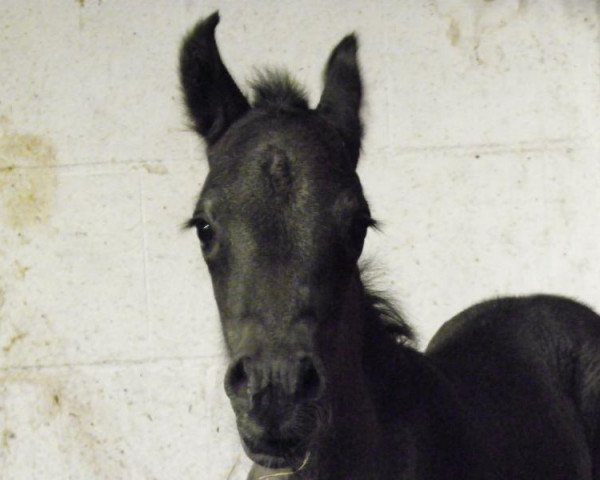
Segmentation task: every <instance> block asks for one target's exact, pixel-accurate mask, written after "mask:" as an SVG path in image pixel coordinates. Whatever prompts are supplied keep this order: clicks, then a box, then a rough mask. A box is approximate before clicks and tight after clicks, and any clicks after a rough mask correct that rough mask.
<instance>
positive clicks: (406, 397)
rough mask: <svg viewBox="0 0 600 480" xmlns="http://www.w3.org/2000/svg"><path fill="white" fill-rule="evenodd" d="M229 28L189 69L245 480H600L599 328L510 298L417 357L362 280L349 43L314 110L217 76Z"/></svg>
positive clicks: (354, 74) (209, 29) (557, 309)
mask: <svg viewBox="0 0 600 480" xmlns="http://www.w3.org/2000/svg"><path fill="white" fill-rule="evenodd" d="M218 22H219V17H218V14H216V13H215V14H213V15H211V16H210V17H208V18H206V19H205V20H203V21H201V22H200V23H199V24H198V25H197V26H196V27H195V28H194V29H193V30H192V32H191V33H190V34H189V35H188V36H187V37H186V39H185V41H184V44H183V47H182V50H181V58H180V68H181V71H180V73H181V82H182V85H183V91H184V95H185V102H186V105H187V109H188V113H189V115H190V117H191V119H192V121H193V125H194V127H195V129H196V131H197V132H198V133H199V134H200V136H201V137H202V138H204V140H205V142H206V147H207V156H208V162H209V167H210V168H209V174H208V177H207V178H206V181H205V183H204V187H203V189H202V193H201V195H200V198H199V200H198V203H197V205H196V208H195V210H194V214H193V216H192V218H191V220H190V221H189V226H190V227H194V228H195V229H196V230H197V232H198V236H199V239H200V242H201V246H202V252H203V255H204V258H205V260H206V264H207V266H208V269H209V270H210V274H211V278H212V282H213V287H214V294H215V299H216V302H217V306H218V309H219V313H220V318H221V323H222V330H223V335H224V339H225V344H226V346H227V351H228V355H229V361H230V363H229V368H228V371H227V374H226V377H225V390H226V392H227V395H228V396H229V398H230V400H231V404H232V407H233V410H234V412H235V414H236V418H237V425H238V430H239V434H240V438H241V441H242V445H243V447H244V449H245V451H246V452H247V454H248V456H249V457H250V458H251V459H252V460H253V461H254V462H255V467H254V468H253V469H252V471H251V472H250V475H249V479H252V480H258V479H261V478H289V479H305V480H348V479H354V480H367V479H369V480H370V479H373V480H375V479H377V480H398V479H410V480H413V479H422V480H425V479H427V480H438V479H439V480H450V479H456V480H459V479H460V480H465V479H473V480H474V479H510V480H513V479H540V480H542V479H543V480H559V479H560V480H567V479H568V480H575V479H581V480H591V479H596V480H599V479H600V318H599V317H598V316H597V315H596V314H595V313H593V312H592V311H591V310H589V309H588V308H586V307H584V306H582V305H580V304H577V303H575V302H572V301H570V300H567V299H562V298H557V297H551V296H535V297H527V298H505V299H500V300H494V301H489V302H486V303H482V304H480V305H477V306H474V307H472V308H470V309H468V310H466V311H465V312H463V313H461V314H459V315H458V316H457V317H455V318H454V319H452V320H451V321H450V322H448V323H447V324H446V325H445V326H444V327H443V328H442V329H441V330H440V332H439V333H438V334H437V335H436V337H435V338H434V339H433V340H432V342H431V344H430V346H429V348H428V350H427V352H426V353H419V352H417V351H415V350H414V349H412V348H411V347H410V346H409V343H410V342H406V340H407V339H409V338H410V329H409V328H408V327H407V326H406V324H405V323H404V322H403V321H402V319H401V318H400V316H399V315H398V314H397V313H396V312H395V311H394V309H393V308H392V307H391V306H390V304H389V303H387V302H386V301H385V300H383V299H381V298H379V297H378V296H376V295H374V294H372V293H371V292H369V290H368V289H367V288H366V287H365V285H364V283H363V281H362V279H361V275H360V272H359V269H358V267H357V262H358V259H359V256H360V254H361V251H362V248H363V242H364V239H365V236H366V233H367V230H368V228H369V227H371V226H373V225H374V223H375V222H374V221H373V219H372V218H371V214H370V211H369V207H368V204H367V202H366V201H365V198H364V196H363V192H362V188H361V184H360V182H359V179H358V177H357V175H356V165H357V162H358V157H359V152H360V146H361V136H362V125H361V121H360V117H359V109H360V105H361V97H362V86H361V78H360V74H359V68H358V65H357V59H356V50H357V41H356V38H355V37H354V36H352V35H350V36H347V37H346V38H344V39H343V40H342V41H341V42H340V43H339V44H338V45H337V47H335V49H334V50H333V52H332V53H331V55H330V58H329V61H328V62H327V65H326V68H325V75H324V90H323V93H322V95H321V99H320V101H319V104H318V105H317V107H316V108H315V109H311V108H309V106H308V101H307V99H306V96H305V95H304V93H303V91H302V89H301V88H300V87H299V86H298V85H297V84H296V83H295V81H294V80H292V79H291V78H290V77H289V76H288V75H286V74H283V73H267V74H266V75H263V76H262V77H259V79H258V80H257V81H256V82H255V84H254V85H253V99H252V102H249V101H248V99H247V98H246V97H245V96H244V95H243V94H242V93H241V91H240V89H239V88H238V87H237V85H236V84H235V82H234V81H233V79H232V77H231V76H230V74H229V73H228V71H227V69H226V68H225V66H224V64H223V62H222V61H221V58H220V55H219V51H218V49H217V45H216V42H215V28H216V26H217V23H218Z"/></svg>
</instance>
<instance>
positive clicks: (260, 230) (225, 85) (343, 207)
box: [180, 14, 372, 467]
mask: <svg viewBox="0 0 600 480" xmlns="http://www.w3.org/2000/svg"><path fill="white" fill-rule="evenodd" d="M218 21H219V18H218V15H217V14H213V15H212V16H210V17H209V18H207V19H205V20H204V21H202V22H200V23H199V24H198V25H197V26H196V27H195V29H194V30H193V31H192V32H191V33H190V34H189V35H188V36H187V38H186V39H185V42H184V45H183V47H182V51H181V59H180V61H181V82H182V85H183V90H184V94H185V101H186V104H187V108H188V111H189V114H190V116H191V119H192V120H193V123H194V127H195V129H196V130H197V132H198V133H199V134H200V135H201V136H202V137H203V138H204V139H205V141H206V144H207V155H208V161H209V167H210V168H209V174H208V177H207V178H206V181H205V184H204V187H203V189H202V193H201V195H200V199H199V200H198V203H197V205H196V209H195V211H194V215H193V218H192V219H191V220H190V222H189V224H190V226H193V227H195V228H196V229H197V232H198V236H199V237H200V241H201V244H202V251H203V254H204V258H205V260H206V263H207V265H208V268H209V270H210V274H211V277H212V282H213V287H214V293H215V298H216V301H217V305H218V308H219V313H220V317H221V323H222V327H223V334H224V338H225V343H226V345H227V349H228V352H229V357H230V365H229V369H228V372H227V375H226V378H225V389H226V392H227V395H228V396H229V398H230V399H231V403H232V405H233V409H234V411H235V413H236V416H237V423H238V429H239V432H240V435H241V437H242V440H243V444H244V446H245V449H246V451H247V452H248V454H249V456H250V457H251V458H252V459H253V460H254V461H256V462H257V463H260V464H262V465H265V466H272V467H281V466H284V465H286V464H287V465H290V464H294V463H295V462H297V461H298V459H300V460H302V458H303V457H304V456H305V455H306V453H307V452H308V451H309V450H310V448H311V445H312V444H313V443H314V442H316V441H317V439H318V438H319V435H320V434H321V430H322V427H323V423H324V422H323V415H324V412H327V411H328V410H329V409H330V408H331V405H332V402H333V400H334V398H335V395H336V393H335V392H336V389H337V388H338V386H339V385H340V384H341V383H343V382H344V381H346V380H347V379H344V377H348V376H351V375H352V372H351V370H352V368H354V366H356V365H358V363H357V362H359V360H358V359H359V357H360V348H361V333H362V332H361V329H362V325H361V315H360V313H359V312H360V308H361V305H360V295H361V287H360V283H359V279H358V271H357V266H356V263H357V260H358V257H359V256H360V253H361V251H362V247H363V241H364V238H365V234H366V231H367V228H368V226H369V225H371V224H372V220H371V217H370V213H369V209H368V206H367V203H366V201H365V199H364V197H363V194H362V190H361V186H360V183H359V180H358V177H357V175H356V172H355V168H356V163H357V161H358V155H359V149H360V138H361V125H360V119H359V116H358V114H359V107H360V101H361V82H360V75H359V71H358V67H357V63H356V39H355V38H354V37H353V36H348V37H346V38H344V39H343V40H342V41H341V43H340V44H339V45H338V46H337V47H336V48H335V49H334V51H333V52H332V54H331V57H330V59H329V62H328V64H327V67H326V71H325V88H324V91H323V94H322V97H321V100H320V102H319V105H318V106H317V108H316V109H310V108H309V107H308V104H307V100H306V98H305V96H304V95H303V93H302V91H301V90H300V89H299V88H298V87H297V86H296V84H295V83H294V81H293V80H291V79H290V78H289V77H287V76H286V75H284V74H273V73H271V74H266V75H264V76H263V77H260V78H259V80H258V81H257V82H256V83H255V85H254V100H253V104H252V105H251V104H250V103H249V102H248V101H247V99H246V98H245V97H244V95H243V94H242V93H241V92H240V90H239V88H238V87H237V86H236V84H235V83H234V81H233V79H232V78H231V76H230V75H229V73H228V72H227V70H226V68H225V66H224V65H223V63H222V61H221V59H220V56H219V52H218V49H217V45H216V42H215V36H214V32H215V27H216V25H217V23H218ZM344 372H347V373H344Z"/></svg>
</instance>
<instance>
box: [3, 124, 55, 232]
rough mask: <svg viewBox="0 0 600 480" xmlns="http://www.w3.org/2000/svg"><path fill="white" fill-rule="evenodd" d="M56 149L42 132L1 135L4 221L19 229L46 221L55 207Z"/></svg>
mask: <svg viewBox="0 0 600 480" xmlns="http://www.w3.org/2000/svg"><path fill="white" fill-rule="evenodd" d="M55 166H56V149H55V148H54V145H53V144H52V143H51V142H50V141H49V140H47V139H45V138H43V137H41V136H39V135H31V134H19V133H10V134H2V135H0V204H1V205H2V208H1V210H2V212H0V213H1V218H0V221H1V222H2V223H4V224H5V225H8V226H9V227H11V228H13V229H14V230H17V231H23V230H25V229H27V228H28V227H31V226H35V225H40V224H43V223H46V221H47V220H48V218H49V217H50V214H51V212H52V210H53V207H54V203H55V197H56V188H57V178H56V171H55V169H54V168H53V167H55Z"/></svg>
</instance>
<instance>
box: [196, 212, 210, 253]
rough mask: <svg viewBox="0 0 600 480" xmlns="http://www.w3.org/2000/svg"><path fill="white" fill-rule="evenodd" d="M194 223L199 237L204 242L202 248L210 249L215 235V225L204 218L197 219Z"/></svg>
mask: <svg viewBox="0 0 600 480" xmlns="http://www.w3.org/2000/svg"><path fill="white" fill-rule="evenodd" d="M194 224H195V227H196V233H197V234H198V238H199V239H200V243H201V244H202V249H203V250H208V249H209V248H210V246H211V243H212V241H213V239H214V236H215V231H214V230H213V227H212V226H211V224H210V223H208V222H207V221H206V220H204V219H202V218H199V219H197V220H196V221H195V222H194Z"/></svg>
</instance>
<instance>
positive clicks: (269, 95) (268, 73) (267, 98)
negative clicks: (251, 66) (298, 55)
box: [251, 69, 308, 111]
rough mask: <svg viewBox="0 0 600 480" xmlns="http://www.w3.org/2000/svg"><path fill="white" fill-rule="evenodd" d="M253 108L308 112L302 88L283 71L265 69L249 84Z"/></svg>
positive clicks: (306, 99) (305, 96) (305, 95)
mask: <svg viewBox="0 0 600 480" xmlns="http://www.w3.org/2000/svg"><path fill="white" fill-rule="evenodd" d="M251 86H252V90H253V91H254V102H253V106H254V107H256V108H266V109H275V110H291V111H294V110H308V97H307V94H306V91H305V90H304V88H303V87H302V86H301V85H300V84H299V83H298V82H297V81H296V79H295V78H294V77H292V76H291V75H290V74H289V73H288V72H287V71H285V70H274V69H266V70H263V71H260V72H258V73H257V75H256V78H255V79H254V80H253V81H252V83H251Z"/></svg>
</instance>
